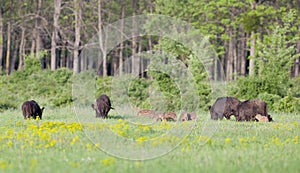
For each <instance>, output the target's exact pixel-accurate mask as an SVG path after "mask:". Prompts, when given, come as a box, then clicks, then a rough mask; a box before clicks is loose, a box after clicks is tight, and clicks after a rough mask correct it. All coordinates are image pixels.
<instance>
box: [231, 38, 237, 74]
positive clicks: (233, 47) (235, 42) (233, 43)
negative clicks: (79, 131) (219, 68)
mask: <svg viewBox="0 0 300 173" xmlns="http://www.w3.org/2000/svg"><path fill="white" fill-rule="evenodd" d="M236 40H237V39H236V34H235V32H234V34H233V35H232V40H231V42H232V43H231V44H232V46H231V48H232V56H233V80H237V76H238V58H237V48H236V45H237V41H236Z"/></svg>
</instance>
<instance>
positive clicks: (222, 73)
mask: <svg viewBox="0 0 300 173" xmlns="http://www.w3.org/2000/svg"><path fill="white" fill-rule="evenodd" d="M299 14H300V1H298V0H291V1H287V0H283V1H274V0H243V1H238V0H230V1H228V0H218V1H207V0H189V1H182V0H145V1H140V0H131V1H128V0H114V1H113V0H110V1H109V0H68V1H61V0H53V1H42V0H37V1H32V0H22V1H1V2H0V72H1V82H0V85H1V86H3V87H1V92H2V93H6V94H4V95H3V99H2V101H1V103H0V108H1V110H5V109H9V108H17V107H19V104H20V103H21V102H22V100H26V99H30V98H34V97H38V98H39V97H43V98H46V97H47V99H46V100H45V101H44V102H45V104H47V105H52V106H61V105H65V104H69V103H72V102H73V99H74V98H73V97H72V93H71V91H70V90H71V87H72V85H71V84H72V80H73V79H72V77H71V74H72V73H73V74H81V73H82V72H84V71H86V70H89V69H90V68H92V69H93V70H94V71H95V73H96V74H97V75H98V77H97V81H96V85H97V89H96V94H95V95H100V94H101V93H110V92H111V90H112V89H115V90H120V91H121V87H122V85H123V84H121V85H120V88H114V87H117V86H116V85H115V86H113V77H114V76H118V75H122V73H126V74H130V73H133V74H138V76H139V79H136V80H134V81H133V83H131V84H130V87H129V88H128V91H129V93H127V94H129V97H130V98H131V101H132V102H133V103H134V105H135V106H137V107H144V108H147V107H149V106H150V102H151V100H149V98H150V95H149V87H150V86H152V85H154V88H156V87H157V86H158V88H159V90H160V91H159V92H161V93H163V97H164V98H165V99H166V100H167V101H166V103H165V104H166V105H165V106H163V107H164V109H167V110H174V109H175V108H178V107H180V104H181V101H180V98H181V97H180V96H182V95H185V94H186V98H188V95H189V97H190V96H191V95H193V93H192V92H194V91H195V92H194V94H195V93H196V94H198V95H199V97H200V98H201V99H200V101H199V102H200V104H199V105H200V106H201V107H202V108H204V109H206V107H207V106H208V105H209V104H211V102H212V101H213V98H214V97H213V94H214V91H213V85H212V83H211V81H216V82H218V81H219V82H225V81H226V82H227V84H228V85H227V88H220V89H219V90H221V89H222V90H226V91H227V93H226V92H224V93H218V94H219V95H225V94H226V95H231V96H235V97H238V98H240V99H244V100H245V99H251V98H260V99H263V100H265V101H266V102H267V103H268V106H269V108H270V110H276V111H279V112H282V111H283V112H300V99H299V97H300V88H299V87H300V77H299V71H300V70H299V66H300V63H299V61H300V39H299V36H300V18H299V16H300V15H299ZM151 16H158V17H157V18H156V19H155V18H154V17H153V19H151ZM143 17H144V18H143ZM168 22H169V23H168ZM170 22H171V23H170ZM151 27H152V28H151ZM144 28H146V29H145V30H147V29H148V32H145V33H142V32H141V31H140V30H141V29H144ZM174 28H175V30H174ZM186 28H192V29H191V30H188V29H186ZM168 32H173V33H175V34H173V35H172V34H169V33H168ZM181 33H184V34H185V35H186V36H187V38H185V40H184V39H181V41H182V42H180V38H181V36H182V35H180V34H181ZM176 34H177V35H176ZM170 37H171V38H170ZM172 37H173V38H172ZM175 37H178V38H179V39H177V40H176V39H174V38H175ZM199 38H200V39H199ZM197 39H198V40H197ZM178 40H179V41H178ZM191 40H194V41H195V40H196V41H198V42H199V43H196V44H195V45H196V46H194V45H193V44H194V42H192V41H191ZM203 40H204V41H203ZM205 41H206V42H205ZM189 42H190V43H189ZM202 42H203V43H202ZM183 43H187V44H186V45H184V44H183ZM112 44H114V45H112ZM201 44H202V45H201ZM207 45H208V46H207ZM201 46H202V47H201ZM205 46H206V47H205ZM203 48H205V49H206V48H207V50H209V51H207V50H204V49H203ZM210 50H212V51H210ZM151 51H152V52H164V53H165V54H160V55H158V54H155V53H153V54H150V60H151V61H152V62H156V64H157V62H160V63H161V62H162V64H168V61H169V64H170V63H172V62H173V61H172V58H171V57H173V60H174V59H175V60H180V61H181V62H183V64H184V65H185V66H186V67H188V70H189V72H190V73H191V76H192V77H193V82H195V86H196V87H195V88H192V87H191V85H186V86H184V87H186V88H185V89H183V90H180V88H178V86H176V85H178V84H176V82H175V83H174V79H172V78H170V75H169V76H168V75H166V74H164V73H161V72H157V68H161V67H160V66H157V65H153V64H152V66H151V64H149V52H151ZM212 52H213V53H212ZM167 54H171V55H172V56H171V57H168V55H167ZM198 55H200V56H202V57H200V59H199V58H198V57H197V56H198ZM212 55H214V56H212ZM90 57H95V58H94V59H91V58H90ZM211 57H213V58H211ZM209 58H211V59H209ZM159 59H161V60H159ZM208 59H209V60H210V61H209V62H206V61H207V60H208ZM207 64H210V65H209V67H208V66H207ZM165 67H167V66H165ZM174 67H175V66H173V67H172V66H171V67H167V68H165V69H164V70H165V73H172V70H173V69H178V68H177V67H179V66H177V67H176V68H174ZM150 68H152V71H151V70H149V69H150ZM155 69H156V71H155ZM153 70H154V71H153ZM173 71H174V70H173ZM178 72H179V71H178ZM84 74H85V73H83V75H84ZM30 75H31V76H30ZM148 77H150V80H148ZM153 79H155V80H153ZM207 81H210V83H209V82H207ZM41 82H42V83H41ZM47 83H52V85H51V86H48V85H44V84H47ZM183 83H187V81H184V80H183V81H181V84H183ZM216 85H217V86H220V85H218V83H216ZM4 86H5V87H4ZM112 86H113V87H112ZM123 86H124V85H123ZM182 86H183V85H182ZM185 91H188V92H186V93H185ZM9 93H10V94H9ZM119 95H120V93H119ZM154 95H155V94H154ZM118 99H120V98H119V97H116V99H115V101H116V102H117V100H118ZM150 99H151V98H150ZM152 99H154V98H152ZM16 100H17V101H16ZM154 100H161V98H156V99H154ZM190 100H192V99H190ZM186 103H187V105H188V102H186ZM151 104H152V106H153V104H154V103H153V100H152V103H151ZM162 105H164V104H161V103H157V106H158V107H161V106H162Z"/></svg>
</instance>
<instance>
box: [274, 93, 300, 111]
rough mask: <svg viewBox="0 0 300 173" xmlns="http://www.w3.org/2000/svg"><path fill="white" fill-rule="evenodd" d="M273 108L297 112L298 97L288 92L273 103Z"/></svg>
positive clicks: (298, 108) (299, 101)
mask: <svg viewBox="0 0 300 173" xmlns="http://www.w3.org/2000/svg"><path fill="white" fill-rule="evenodd" d="M274 109H275V110H276V111H278V112H288V113H299V112H300V99H299V98H295V97H293V96H292V95H291V93H288V94H287V96H285V97H284V98H282V99H280V100H279V101H278V102H277V103H274Z"/></svg>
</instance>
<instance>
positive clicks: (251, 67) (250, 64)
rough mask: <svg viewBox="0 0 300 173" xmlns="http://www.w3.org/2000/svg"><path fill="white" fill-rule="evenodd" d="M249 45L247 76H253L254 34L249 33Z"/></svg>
mask: <svg viewBox="0 0 300 173" xmlns="http://www.w3.org/2000/svg"><path fill="white" fill-rule="evenodd" d="M250 39H251V45H250V57H251V58H250V60H249V75H250V76H253V75H254V74H255V59H254V57H255V34H254V32H253V31H252V32H251V36H250Z"/></svg>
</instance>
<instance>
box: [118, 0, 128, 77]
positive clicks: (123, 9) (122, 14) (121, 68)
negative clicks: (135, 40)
mask: <svg viewBox="0 0 300 173" xmlns="http://www.w3.org/2000/svg"><path fill="white" fill-rule="evenodd" d="M125 6H126V0H122V6H121V19H122V20H121V26H120V30H121V35H120V36H121V37H120V40H123V30H124V18H125ZM123 46H124V44H123V41H122V42H121V43H120V52H119V75H120V76H121V75H122V74H123Z"/></svg>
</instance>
